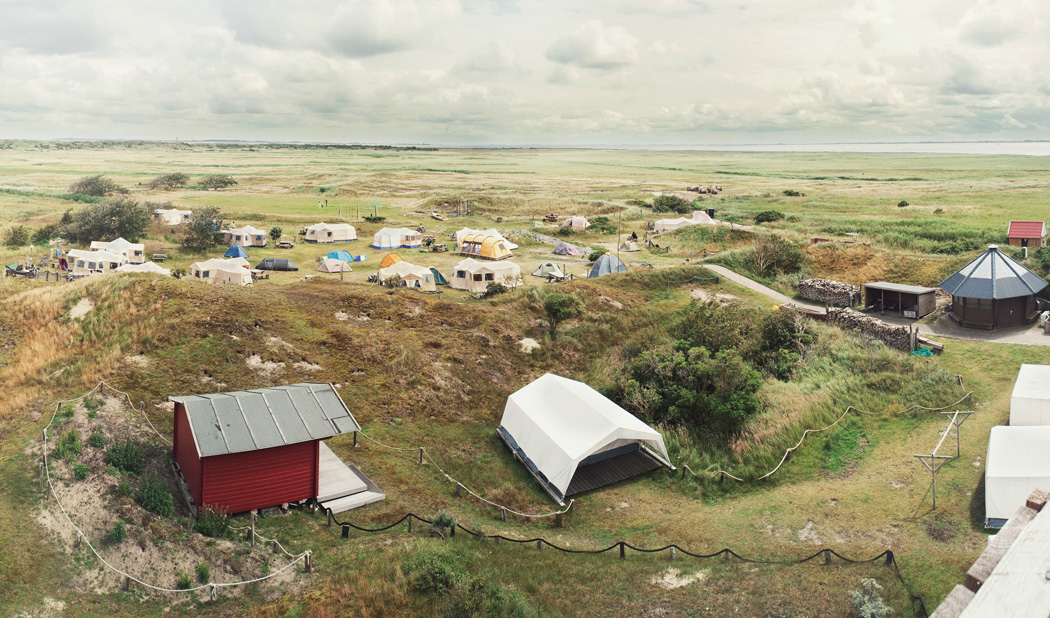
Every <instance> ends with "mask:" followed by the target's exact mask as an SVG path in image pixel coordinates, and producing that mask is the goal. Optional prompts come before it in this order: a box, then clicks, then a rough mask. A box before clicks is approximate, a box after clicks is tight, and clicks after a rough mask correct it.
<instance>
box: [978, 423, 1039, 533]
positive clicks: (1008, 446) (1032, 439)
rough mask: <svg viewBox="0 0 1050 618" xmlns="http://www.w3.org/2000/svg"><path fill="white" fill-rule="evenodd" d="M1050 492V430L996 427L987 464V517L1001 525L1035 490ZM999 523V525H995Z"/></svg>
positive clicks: (985, 501)
mask: <svg viewBox="0 0 1050 618" xmlns="http://www.w3.org/2000/svg"><path fill="white" fill-rule="evenodd" d="M1046 488H1050V427H1008V426H1003V425H1000V426H998V427H992V432H991V434H990V435H989V436H988V455H987V458H986V459H985V464H984V517H985V521H986V522H989V523H991V524H993V525H996V524H998V525H1001V524H1002V523H1004V522H1005V520H1007V519H1010V517H1011V516H1013V514H1014V511H1016V510H1017V508H1018V507H1020V506H1024V503H1025V499H1027V498H1028V494H1030V493H1032V491H1033V490H1035V489H1046ZM992 520H998V521H992Z"/></svg>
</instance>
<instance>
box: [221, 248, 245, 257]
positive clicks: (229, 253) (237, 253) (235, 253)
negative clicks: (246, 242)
mask: <svg viewBox="0 0 1050 618" xmlns="http://www.w3.org/2000/svg"><path fill="white" fill-rule="evenodd" d="M222 257H228V258H235V257H242V258H246V257H248V252H247V251H245V250H244V247H242V246H240V245H230V248H229V249H227V250H226V253H224V254H223V256H222Z"/></svg>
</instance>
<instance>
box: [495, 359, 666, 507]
mask: <svg viewBox="0 0 1050 618" xmlns="http://www.w3.org/2000/svg"><path fill="white" fill-rule="evenodd" d="M499 432H500V435H501V436H502V437H503V439H504V440H505V441H506V442H507V444H508V446H510V447H511V448H512V449H513V450H514V451H515V453H516V454H517V455H518V456H519V457H520V458H521V459H522V460H523V461H524V463H525V465H526V466H528V467H529V468H530V471H531V472H532V473H533V475H534V476H535V477H536V478H537V480H539V481H540V482H541V483H543V484H544V488H545V489H546V490H547V491H548V492H549V493H551V495H553V496H554V497H556V498H557V499H558V500H559V501H560V500H562V499H564V498H565V497H566V496H569V495H573V494H575V493H581V492H583V491H588V490H591V489H595V488H597V487H601V486H604V485H608V484H610V483H615V482H618V481H621V480H624V479H625V478H629V477H630V476H634V475H635V474H639V473H641V472H645V471H648V470H653V469H656V468H659V467H660V466H662V465H667V466H670V464H668V463H667V449H666V448H665V447H664V442H663V438H662V437H661V436H660V434H659V433H658V432H657V431H656V430H655V429H653V428H651V427H649V426H648V425H646V424H645V423H643V422H642V421H640V420H638V418H636V417H635V416H634V415H632V414H631V413H630V412H628V411H627V410H624V409H623V408H621V407H620V406H618V405H616V404H615V403H613V402H612V401H610V400H608V399H606V398H605V397H603V396H602V395H601V394H600V393H598V391H596V390H594V389H593V388H591V387H590V386H588V385H586V384H584V383H582V382H577V381H576V380H570V379H568V378H563V377H561V376H556V375H554V374H550V373H548V374H545V375H544V376H543V377H541V378H539V379H537V380H535V381H534V382H532V383H531V384H529V385H528V386H526V387H524V388H522V389H521V390H519V391H517V392H516V393H514V394H513V395H511V396H510V397H508V398H507V405H506V407H505V408H504V410H503V420H502V421H500V428H499ZM643 446H644V447H647V448H648V449H649V450H646V449H645V448H642V447H643Z"/></svg>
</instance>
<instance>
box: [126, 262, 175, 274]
mask: <svg viewBox="0 0 1050 618" xmlns="http://www.w3.org/2000/svg"><path fill="white" fill-rule="evenodd" d="M117 272H118V273H156V274H158V275H163V276H165V277H170V276H171V270H170V269H168V268H162V267H160V266H159V265H157V264H155V263H153V262H146V263H145V264H125V265H123V266H119V267H117Z"/></svg>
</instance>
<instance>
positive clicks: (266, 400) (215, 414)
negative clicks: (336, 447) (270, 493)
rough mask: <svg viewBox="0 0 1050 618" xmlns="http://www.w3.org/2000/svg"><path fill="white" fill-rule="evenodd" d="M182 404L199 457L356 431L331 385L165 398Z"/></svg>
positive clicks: (359, 427)
mask: <svg viewBox="0 0 1050 618" xmlns="http://www.w3.org/2000/svg"><path fill="white" fill-rule="evenodd" d="M168 399H169V400H170V401H175V402H178V403H181V404H183V405H184V406H185V407H186V414H187V416H189V420H190V426H191V428H192V429H193V437H194V440H195V441H196V443H197V449H198V450H199V451H200V454H201V457H211V456H214V455H226V454H229V453H243V452H245V451H255V450H261V449H265V448H272V447H275V446H284V445H286V444H296V443H299V442H306V441H308V440H318V439H322V438H330V437H332V436H335V435H338V434H341V433H350V432H352V431H359V430H360V429H361V426H360V425H358V424H357V421H356V420H354V417H353V415H352V414H350V410H349V409H347V407H346V404H345V403H343V400H342V399H341V398H340V397H339V394H338V393H336V392H335V388H334V387H333V386H332V385H331V384H325V383H303V384H289V385H287V386H274V387H272V388H258V389H254V390H250V391H234V392H232V393H214V394H210V395H188V396H185V397H169V398H168Z"/></svg>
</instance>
